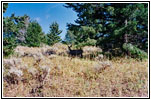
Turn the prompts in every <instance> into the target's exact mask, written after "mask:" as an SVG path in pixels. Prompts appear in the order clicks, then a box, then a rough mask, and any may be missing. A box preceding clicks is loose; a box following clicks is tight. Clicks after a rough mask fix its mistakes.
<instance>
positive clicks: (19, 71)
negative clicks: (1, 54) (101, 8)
mask: <svg viewBox="0 0 151 100" xmlns="http://www.w3.org/2000/svg"><path fill="white" fill-rule="evenodd" d="M44 48H45V50H44ZM44 48H43V47H39V48H34V47H32V48H29V47H18V51H17V50H16V51H17V53H16V54H15V55H12V56H11V57H9V58H4V60H3V65H4V67H3V77H4V81H3V96H4V97H147V96H148V61H147V60H143V61H138V60H136V59H133V58H126V57H123V58H120V57H116V58H113V59H112V60H109V59H107V58H105V57H104V58H102V59H101V60H97V59H89V58H88V57H85V58H80V57H71V56H69V55H66V54H67V53H66V52H65V50H68V48H67V46H66V45H55V47H44ZM52 48H53V50H55V51H56V54H49V55H47V54H46V55H44V53H46V51H48V50H50V49H51V50H52ZM58 52H60V54H58ZM62 52H65V53H64V54H63V53H62ZM40 53H41V55H40ZM39 55H40V56H39ZM13 69H14V70H13Z"/></svg>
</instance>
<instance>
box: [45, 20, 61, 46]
mask: <svg viewBox="0 0 151 100" xmlns="http://www.w3.org/2000/svg"><path fill="white" fill-rule="evenodd" d="M49 28H50V30H49V33H48V34H47V39H48V40H47V44H48V45H53V44H55V43H58V42H60V41H61V38H60V36H59V35H60V34H61V33H62V30H59V25H58V23H57V22H53V23H52V24H51V25H50V26H49Z"/></svg>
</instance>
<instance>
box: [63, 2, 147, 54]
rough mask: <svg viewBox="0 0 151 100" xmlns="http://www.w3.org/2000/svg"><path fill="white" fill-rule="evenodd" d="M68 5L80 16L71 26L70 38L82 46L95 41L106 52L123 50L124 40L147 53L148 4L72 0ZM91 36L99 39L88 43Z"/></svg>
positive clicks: (69, 25)
mask: <svg viewBox="0 0 151 100" xmlns="http://www.w3.org/2000/svg"><path fill="white" fill-rule="evenodd" d="M65 7H67V8H72V9H73V10H74V11H75V12H76V13H77V16H78V18H77V20H76V21H75V23H76V24H68V25H67V26H68V31H67V34H66V41H68V42H70V43H74V44H75V45H80V46H81V45H94V44H93V43H95V45H97V46H101V48H102V49H103V50H104V52H108V51H109V49H117V50H119V52H121V51H122V50H123V47H122V46H123V44H124V43H131V44H133V45H136V46H137V48H139V49H141V50H144V51H146V52H147V49H148V46H147V44H148V40H147V39H148V34H147V33H148V4H147V3H141V4H140V3H121V4H119V3H103V4H99V3H96V4H88V3H72V4H69V3H68V4H66V5H65ZM89 39H92V40H95V42H93V43H92V44H91V43H87V42H88V41H89ZM124 52H125V51H123V53H124ZM121 54H122V53H121Z"/></svg>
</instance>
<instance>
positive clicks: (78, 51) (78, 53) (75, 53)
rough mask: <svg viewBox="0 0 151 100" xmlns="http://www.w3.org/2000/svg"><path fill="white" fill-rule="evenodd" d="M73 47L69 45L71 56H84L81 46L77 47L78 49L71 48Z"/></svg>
mask: <svg viewBox="0 0 151 100" xmlns="http://www.w3.org/2000/svg"><path fill="white" fill-rule="evenodd" d="M71 47H72V45H70V46H68V48H69V55H71V56H80V57H81V58H82V57H83V55H82V53H83V50H82V49H81V48H80V49H77V50H71Z"/></svg>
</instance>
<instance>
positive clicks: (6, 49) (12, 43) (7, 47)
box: [3, 36, 16, 57]
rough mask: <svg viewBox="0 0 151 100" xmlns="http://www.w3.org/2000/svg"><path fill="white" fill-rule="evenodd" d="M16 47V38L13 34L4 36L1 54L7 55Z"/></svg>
mask: <svg viewBox="0 0 151 100" xmlns="http://www.w3.org/2000/svg"><path fill="white" fill-rule="evenodd" d="M15 47H16V39H15V37H14V36H10V37H5V38H4V39H3V56H4V57H7V56H9V55H11V54H13V53H14V48H15Z"/></svg>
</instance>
